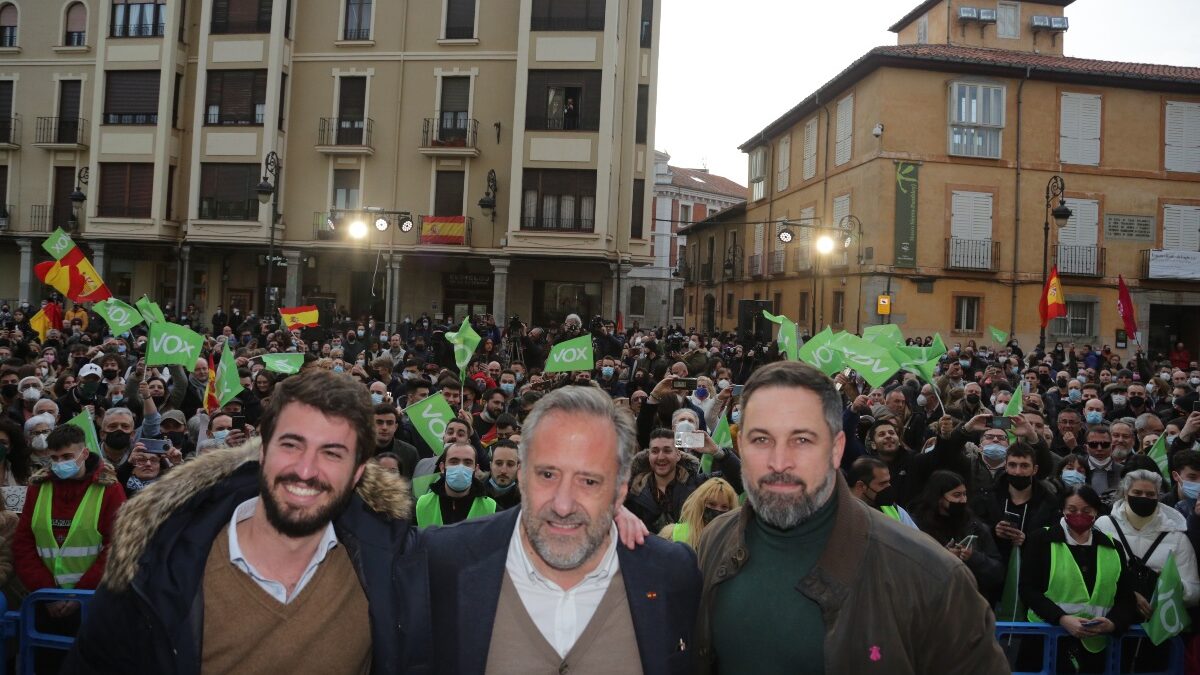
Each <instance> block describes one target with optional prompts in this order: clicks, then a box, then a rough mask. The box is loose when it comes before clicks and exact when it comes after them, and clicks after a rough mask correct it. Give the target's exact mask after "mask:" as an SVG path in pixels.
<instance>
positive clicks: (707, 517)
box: [703, 506, 726, 525]
mask: <svg viewBox="0 0 1200 675" xmlns="http://www.w3.org/2000/svg"><path fill="white" fill-rule="evenodd" d="M722 513H726V512H725V511H718V510H717V509H712V508H709V507H707V506H706V507H704V517H703V520H704V524H705V525H707V524H709V523H711V522H712V521H713V519H714V518H716V517H717V516H719V515H721V514H722Z"/></svg>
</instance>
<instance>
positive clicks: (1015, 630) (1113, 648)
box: [996, 621, 1184, 675]
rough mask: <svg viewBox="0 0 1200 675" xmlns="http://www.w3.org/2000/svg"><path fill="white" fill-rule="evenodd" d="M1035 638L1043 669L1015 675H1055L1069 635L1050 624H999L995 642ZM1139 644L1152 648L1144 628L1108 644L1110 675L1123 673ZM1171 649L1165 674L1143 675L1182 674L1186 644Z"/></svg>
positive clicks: (1171, 642)
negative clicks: (1124, 661) (1060, 644)
mask: <svg viewBox="0 0 1200 675" xmlns="http://www.w3.org/2000/svg"><path fill="white" fill-rule="evenodd" d="M1010 636H1011V637H1017V638H1019V637H1022V636H1027V637H1036V638H1039V639H1040V640H1041V642H1042V669H1041V670H1013V675H1032V674H1034V673H1053V672H1055V664H1056V663H1057V661H1058V641H1059V639H1060V638H1063V637H1067V636H1068V633H1067V631H1066V630H1065V629H1063V628H1062V627H1061V626H1052V625H1050V624H1048V623H1022V622H1009V621H997V622H996V639H997V640H1000V641H1002V642H1003V641H1004V640H1005V639H1007V638H1009V637H1010ZM1138 640H1144V641H1145V642H1144V644H1145V645H1147V646H1153V643H1152V642H1150V638H1148V637H1146V632H1145V631H1143V630H1142V628H1141V626H1133V627H1131V628H1130V629H1129V630H1127V631H1125V633H1124V634H1123V635H1122V636H1121V638H1120V639H1114V640H1111V641H1110V642H1109V647H1108V653H1107V663H1108V667H1107V669H1106V670H1105V671H1104V672H1105V673H1106V675H1107V674H1111V675H1117V674H1118V673H1121V672H1122V671H1121V662H1122V656H1123V654H1124V651H1125V650H1126V649H1130V648H1133V649H1136V648H1137V647H1136V645H1137V643H1138ZM1163 644H1164V645H1167V646H1168V648H1169V649H1170V658H1169V660H1168V665H1167V669H1166V670H1162V671H1152V672H1147V673H1144V675H1159V674H1160V673H1161V675H1177V674H1178V673H1182V672H1183V649H1184V648H1183V640H1182V639H1180V638H1177V637H1176V638H1171V639H1170V640H1168V641H1167V642H1165V643H1163Z"/></svg>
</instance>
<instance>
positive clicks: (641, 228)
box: [629, 178, 646, 239]
mask: <svg viewBox="0 0 1200 675" xmlns="http://www.w3.org/2000/svg"><path fill="white" fill-rule="evenodd" d="M645 218H646V181H645V180H642V179H641V178H635V179H633V213H632V214H630V216H629V238H630V239H641V238H642V237H644V236H645Z"/></svg>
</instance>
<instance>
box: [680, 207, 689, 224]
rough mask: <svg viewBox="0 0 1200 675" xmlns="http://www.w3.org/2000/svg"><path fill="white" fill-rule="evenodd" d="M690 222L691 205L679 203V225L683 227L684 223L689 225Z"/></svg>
mask: <svg viewBox="0 0 1200 675" xmlns="http://www.w3.org/2000/svg"><path fill="white" fill-rule="evenodd" d="M691 222H692V205H691V204H680V205H679V226H680V227H683V226H685V225H690V224H691Z"/></svg>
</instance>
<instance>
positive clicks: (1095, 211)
mask: <svg viewBox="0 0 1200 675" xmlns="http://www.w3.org/2000/svg"><path fill="white" fill-rule="evenodd" d="M1066 201H1067V207H1068V208H1070V209H1071V218H1070V219H1069V220H1068V221H1067V224H1066V226H1065V227H1063V228H1062V229H1061V230H1059V231H1058V243H1060V244H1062V245H1063V246H1095V245H1096V241H1097V236H1098V235H1097V229H1098V228H1097V225H1098V221H1099V218H1100V202H1098V201H1096V200H1095V199H1067V200H1066Z"/></svg>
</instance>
